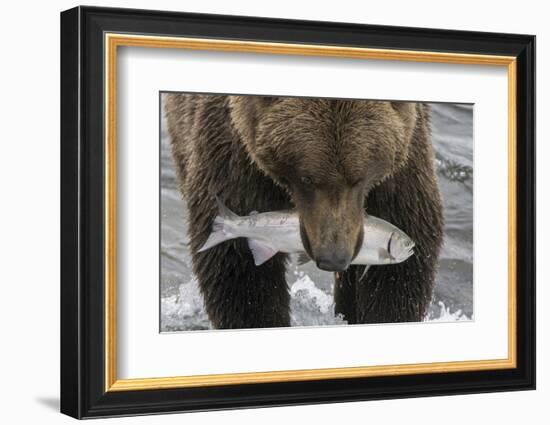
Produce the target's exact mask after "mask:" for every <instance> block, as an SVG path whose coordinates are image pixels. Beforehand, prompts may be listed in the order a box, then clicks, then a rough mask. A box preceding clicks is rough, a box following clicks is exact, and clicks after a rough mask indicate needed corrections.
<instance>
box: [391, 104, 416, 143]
mask: <svg viewBox="0 0 550 425" xmlns="http://www.w3.org/2000/svg"><path fill="white" fill-rule="evenodd" d="M390 105H391V106H392V108H393V109H394V110H395V111H397V113H398V114H399V117H400V118H401V120H403V124H404V126H405V131H406V134H407V137H410V136H411V135H412V131H413V129H414V127H415V125H416V118H417V108H416V106H417V103H416V102H390Z"/></svg>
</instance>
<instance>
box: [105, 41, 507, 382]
mask: <svg viewBox="0 0 550 425" xmlns="http://www.w3.org/2000/svg"><path fill="white" fill-rule="evenodd" d="M104 42H105V88H104V89H105V140H104V143H105V188H104V189H105V377H104V378H105V391H133V390H150V389H161V388H162V389H166V388H182V387H204V386H214V385H236V384H253V383H269V382H285V381H286V382H288V381H311V380H321V379H338V378H358V377H374V376H390V375H410V374H416V373H447V372H464V371H481V370H496V369H510V368H515V367H516V326H517V323H516V308H517V305H516V285H517V282H516V252H517V234H516V84H517V81H516V58H515V57H513V56H492V55H477V54H462V53H443V52H441V53H440V52H423V51H410V50H392V49H370V48H357V47H339V46H325V45H306V44H285V43H266V42H255V41H235V40H212V39H197V38H179V37H161V36H149V35H128V34H115V33H106V34H105V39H104ZM120 46H127V47H150V48H170V49H190V50H209V51H230V52H248V53H263V54H282V55H302V56H329V57H342V58H356V59H376V60H398V61H405V62H434V63H451V64H469V65H493V66H504V67H506V68H507V71H508V357H507V358H506V359H495V360H469V361H455V362H437V363H419V364H399V365H382V366H362V367H343V368H326V369H303V370H284V371H269V372H247V373H229V374H215V375H192V376H174V377H163V378H158V377H151V378H137V379H135V378H132V379H118V378H117V372H116V362H117V350H116V347H117V338H116V336H117V332H116V331H117V324H116V276H117V273H116V264H117V256H116V248H117V245H116V233H117V231H116V211H117V210H116V209H117V204H116V199H117V197H116V187H117V182H116V163H117V159H116V136H117V133H116V123H117V118H116V117H117V115H116V114H117V111H116V106H117V104H116V99H117V48H118V47H120Z"/></svg>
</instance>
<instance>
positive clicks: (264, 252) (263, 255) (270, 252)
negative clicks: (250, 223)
mask: <svg viewBox="0 0 550 425" xmlns="http://www.w3.org/2000/svg"><path fill="white" fill-rule="evenodd" d="M248 247H249V248H250V251H252V256H253V257H254V264H256V265H257V266H260V265H262V264H263V263H265V262H266V261H267V260H269V259H270V258H271V257H273V256H274V255H275V254H277V251H275V250H274V249H273V248H272V247H271V246H269V245H267V244H264V243H261V242H258V241H257V240H254V239H248Z"/></svg>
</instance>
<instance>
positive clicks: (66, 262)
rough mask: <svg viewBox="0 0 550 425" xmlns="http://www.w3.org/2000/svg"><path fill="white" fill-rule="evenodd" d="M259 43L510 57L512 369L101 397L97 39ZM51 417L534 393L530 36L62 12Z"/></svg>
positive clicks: (100, 76) (101, 167)
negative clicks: (513, 91) (57, 371)
mask: <svg viewBox="0 0 550 425" xmlns="http://www.w3.org/2000/svg"><path fill="white" fill-rule="evenodd" d="M106 32H115V33H139V34H155V35H168V36H178V37H182V36H185V37H198V38H213V39H232V40H258V41H265V42H275V43H297V44H303V43H307V44H319V45H331V46H348V47H350V46H352V47H369V48H383V49H400V50H422V51H432V52H450V53H475V54H484V55H506V56H514V57H516V59H517V127H516V128H517V282H518V285H517V338H516V343H517V367H516V368H514V369H503V370H484V371H473V372H452V373H429V374H417V375H403V376H383V377H369V378H346V379H328V380H313V381H300V382H272V383H260V384H246V385H226V386H209V387H192V388H172V389H156V390H141V391H117V392H109V391H107V392H106V391H105V373H104V371H105V361H104V353H105V342H104V332H105V327H104V309H105V305H104V297H105V293H104V286H103V279H104V270H105V264H104V262H105V260H104V258H105V257H104V237H105V236H104V232H103V230H102V229H104V226H105V218H104V213H103V212H104V209H103V208H104V172H105V164H104V154H105V152H104V145H103V143H102V140H103V135H104V114H103V113H104V105H105V99H104V91H103V87H104V84H105V81H104V69H103V65H104V54H105V52H104V49H105V45H104V34H105V33H106ZM61 194H62V196H61V412H62V413H65V414H67V415H70V416H73V417H75V418H92V417H106V416H121V415H137V414H153V413H164V412H184V411H201V410H217V409H229V408H243V407H259V406H276V405H296V404H312V403H328V402H343V401H353V400H374V399H387V398H404V397H418V396H435V395H450V394H466V393H482V392H494V391H512V390H528V389H534V388H535V37H534V36H531V35H518V34H500V33H480V32H467V31H450V30H434V29H420V28H406V27H391V26H372V25H356V24H347V23H329V22H313V21H295V20H282V19H264V18H252V17H240V16H219V15H203V14H189V13H175V12H162V11H148V10H147V11H146V10H131V9H110V8H96V7H76V8H74V9H70V10H67V11H65V12H62V13H61Z"/></svg>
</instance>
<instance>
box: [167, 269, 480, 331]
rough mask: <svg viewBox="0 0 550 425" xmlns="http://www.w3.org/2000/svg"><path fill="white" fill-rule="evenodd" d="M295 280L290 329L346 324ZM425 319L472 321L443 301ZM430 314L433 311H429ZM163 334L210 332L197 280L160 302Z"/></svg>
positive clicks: (325, 300)
mask: <svg viewBox="0 0 550 425" xmlns="http://www.w3.org/2000/svg"><path fill="white" fill-rule="evenodd" d="M294 275H295V276H296V281H295V282H294V283H292V284H291V285H290V296H291V299H290V317H291V326H334V325H346V324H347V322H346V321H345V320H344V318H343V317H342V316H341V315H335V314H334V297H333V294H332V293H328V292H326V291H324V290H322V289H321V288H319V287H317V286H316V285H315V282H314V281H313V280H312V279H311V278H310V276H309V275H307V274H306V273H304V272H303V271H300V272H298V271H296V272H295V273H294ZM437 305H438V306H439V314H438V312H437V309H436V311H435V312H432V313H431V314H430V315H429V316H427V317H426V318H425V319H424V321H426V322H455V321H465V320H471V319H470V318H469V317H468V316H466V315H464V314H463V313H462V311H461V310H457V311H455V312H451V310H450V308H448V307H446V306H445V304H443V303H442V302H438V304H437ZM432 311H433V309H432ZM161 324H162V328H161V331H162V332H177V331H191V330H207V329H212V325H211V323H210V321H209V320H208V316H207V314H206V312H205V310H204V304H203V300H202V295H201V293H200V290H199V287H198V282H197V279H196V278H193V279H191V280H190V281H189V282H186V283H184V284H182V285H180V286H179V292H178V294H177V295H171V296H168V297H164V298H162V300H161Z"/></svg>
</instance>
